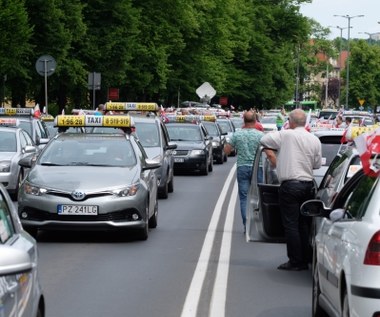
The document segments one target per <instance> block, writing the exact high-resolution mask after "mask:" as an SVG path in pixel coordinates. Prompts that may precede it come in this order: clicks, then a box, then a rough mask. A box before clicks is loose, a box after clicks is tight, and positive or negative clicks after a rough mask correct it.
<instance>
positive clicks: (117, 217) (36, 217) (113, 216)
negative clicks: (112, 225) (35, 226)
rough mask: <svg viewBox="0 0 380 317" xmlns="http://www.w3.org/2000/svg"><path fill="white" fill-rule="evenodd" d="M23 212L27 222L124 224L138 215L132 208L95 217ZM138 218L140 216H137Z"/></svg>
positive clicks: (30, 210)
mask: <svg viewBox="0 0 380 317" xmlns="http://www.w3.org/2000/svg"><path fill="white" fill-rule="evenodd" d="M23 212H26V213H27V214H28V217H27V218H26V219H27V220H32V221H49V220H52V221H62V222H64V221H88V222H93V221H115V222H118V221H119V222H124V221H132V220H133V219H132V214H139V212H138V211H137V210H136V209H134V208H129V209H124V210H119V211H114V212H110V213H107V214H99V215H97V216H69V215H58V213H57V212H55V213H50V212H46V211H41V210H38V209H36V208H24V210H23ZM139 218H140V216H139Z"/></svg>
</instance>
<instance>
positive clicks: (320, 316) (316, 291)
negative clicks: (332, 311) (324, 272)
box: [312, 254, 327, 317]
mask: <svg viewBox="0 0 380 317" xmlns="http://www.w3.org/2000/svg"><path fill="white" fill-rule="evenodd" d="M312 272H313V286H312V289H313V298H312V309H313V311H312V316H313V317H325V316H327V314H326V313H325V312H324V310H323V309H322V307H321V306H320V305H319V296H320V294H321V288H320V285H319V272H318V268H317V260H316V257H315V254H314V259H313V269H312Z"/></svg>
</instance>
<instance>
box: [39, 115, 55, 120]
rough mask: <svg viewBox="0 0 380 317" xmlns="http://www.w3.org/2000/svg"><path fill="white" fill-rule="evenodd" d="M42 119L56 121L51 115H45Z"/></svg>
mask: <svg viewBox="0 0 380 317" xmlns="http://www.w3.org/2000/svg"><path fill="white" fill-rule="evenodd" d="M40 119H41V120H42V121H54V117H53V116H52V115H51V114H43V115H41V117H40Z"/></svg>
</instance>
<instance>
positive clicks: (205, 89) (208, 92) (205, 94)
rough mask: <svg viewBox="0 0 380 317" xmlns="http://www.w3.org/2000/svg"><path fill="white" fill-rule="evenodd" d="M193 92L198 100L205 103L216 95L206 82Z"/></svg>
mask: <svg viewBox="0 0 380 317" xmlns="http://www.w3.org/2000/svg"><path fill="white" fill-rule="evenodd" d="M195 92H196V93H197V95H198V97H199V98H201V99H204V100H206V101H210V100H211V98H212V97H214V96H215V94H216V90H215V89H214V88H213V87H212V86H211V85H210V83H208V82H207V81H206V82H204V83H203V84H202V85H200V86H199V87H198V88H197V90H196V91H195Z"/></svg>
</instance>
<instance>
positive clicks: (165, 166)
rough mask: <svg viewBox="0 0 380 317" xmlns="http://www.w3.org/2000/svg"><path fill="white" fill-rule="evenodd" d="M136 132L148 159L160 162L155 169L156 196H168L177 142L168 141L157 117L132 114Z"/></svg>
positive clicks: (172, 183)
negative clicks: (156, 181) (156, 180)
mask: <svg viewBox="0 0 380 317" xmlns="http://www.w3.org/2000/svg"><path fill="white" fill-rule="evenodd" d="M133 120H134V123H135V126H136V131H135V132H136V134H137V137H138V138H139V140H140V142H141V144H142V145H143V147H144V149H145V151H146V154H147V155H148V157H149V158H150V159H153V160H157V161H159V162H161V167H160V168H158V169H156V174H157V179H158V184H159V185H158V197H159V198H168V193H172V192H173V191H174V155H173V150H175V149H176V148H177V144H176V143H173V142H170V137H169V134H168V131H167V129H166V126H165V125H164V123H163V122H162V121H161V120H160V119H159V117H147V116H137V115H133Z"/></svg>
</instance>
